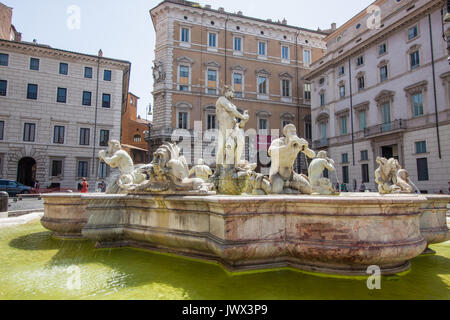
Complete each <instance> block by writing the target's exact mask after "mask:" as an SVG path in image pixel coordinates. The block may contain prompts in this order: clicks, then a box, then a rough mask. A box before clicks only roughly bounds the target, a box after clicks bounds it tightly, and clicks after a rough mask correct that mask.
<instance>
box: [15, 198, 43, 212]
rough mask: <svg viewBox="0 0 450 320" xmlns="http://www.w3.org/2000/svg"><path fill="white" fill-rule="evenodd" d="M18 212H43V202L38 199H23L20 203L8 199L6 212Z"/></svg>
mask: <svg viewBox="0 0 450 320" xmlns="http://www.w3.org/2000/svg"><path fill="white" fill-rule="evenodd" d="M19 210H36V211H42V210H44V200H42V199H41V200H38V199H23V200H22V201H17V202H14V201H13V200H12V199H9V202H8V211H19Z"/></svg>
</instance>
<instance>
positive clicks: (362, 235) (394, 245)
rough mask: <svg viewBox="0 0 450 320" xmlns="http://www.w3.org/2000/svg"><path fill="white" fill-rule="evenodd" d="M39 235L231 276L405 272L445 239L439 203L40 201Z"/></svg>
mask: <svg viewBox="0 0 450 320" xmlns="http://www.w3.org/2000/svg"><path fill="white" fill-rule="evenodd" d="M43 198H44V207H45V215H44V217H43V218H42V220H41V223H42V225H43V226H44V227H45V228H47V229H49V230H51V231H52V232H53V233H54V235H55V236H57V237H61V238H85V239H89V240H94V241H96V243H97V245H96V246H97V247H98V248H108V247H110V248H111V247H133V248H143V249H148V250H152V251H160V252H166V253H173V254H177V255H180V256H188V257H193V258H198V259H201V260H208V261H214V262H217V263H219V264H221V265H222V266H223V267H225V268H226V269H227V270H229V271H231V272H241V271H250V270H259V269H272V268H280V267H290V268H296V269H300V270H305V271H311V272H320V273H326V274H337V275H350V276H359V275H367V273H366V272H367V268H368V267H369V266H371V265H377V266H379V267H380V268H381V270H382V274H385V275H389V274H398V273H401V272H404V271H406V270H408V269H409V268H410V263H409V260H410V259H412V258H415V257H416V256H418V255H420V254H421V253H422V252H424V250H425V249H426V248H427V241H428V244H431V243H438V242H445V241H447V240H449V239H450V232H449V230H448V228H447V224H446V218H445V215H446V211H447V204H448V203H449V202H450V197H449V196H425V195H379V194H376V193H346V194H342V195H340V196H305V195H302V196H291V195H270V196H204V197H201V196H200V197H199V196H164V195H106V194H84V195H81V194H51V195H44V196H43Z"/></svg>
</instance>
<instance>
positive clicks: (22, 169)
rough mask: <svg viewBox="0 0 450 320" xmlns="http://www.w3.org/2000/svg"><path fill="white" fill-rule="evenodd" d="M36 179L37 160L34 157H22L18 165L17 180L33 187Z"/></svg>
mask: <svg viewBox="0 0 450 320" xmlns="http://www.w3.org/2000/svg"><path fill="white" fill-rule="evenodd" d="M35 181H36V160H34V159H33V158H28V157H26V158H22V159H20V161H19V165H18V167H17V182H19V183H21V184H23V185H26V186H29V187H33V185H34V182H35Z"/></svg>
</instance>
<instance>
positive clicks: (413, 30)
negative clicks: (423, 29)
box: [408, 25, 419, 40]
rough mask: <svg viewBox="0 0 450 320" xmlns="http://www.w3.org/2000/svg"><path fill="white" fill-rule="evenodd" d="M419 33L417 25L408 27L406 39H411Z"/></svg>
mask: <svg viewBox="0 0 450 320" xmlns="http://www.w3.org/2000/svg"><path fill="white" fill-rule="evenodd" d="M418 35H419V29H418V28H417V25H415V26H414V27H411V28H409V29H408V40H412V39H414V38H415V37H417V36H418Z"/></svg>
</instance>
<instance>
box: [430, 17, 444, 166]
mask: <svg viewBox="0 0 450 320" xmlns="http://www.w3.org/2000/svg"><path fill="white" fill-rule="evenodd" d="M428 22H429V25H430V45H431V67H432V70H433V93H434V112H435V113H436V137H437V143H438V152H439V159H442V152H441V137H440V134H439V113H438V105H437V94H436V70H435V61H434V48H433V32H432V31H433V30H432V26H431V14H428Z"/></svg>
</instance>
